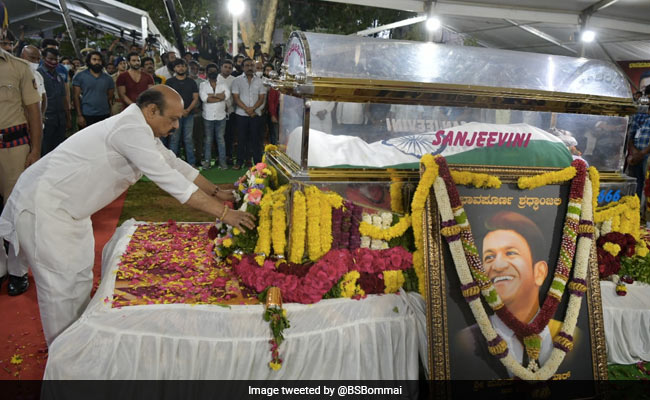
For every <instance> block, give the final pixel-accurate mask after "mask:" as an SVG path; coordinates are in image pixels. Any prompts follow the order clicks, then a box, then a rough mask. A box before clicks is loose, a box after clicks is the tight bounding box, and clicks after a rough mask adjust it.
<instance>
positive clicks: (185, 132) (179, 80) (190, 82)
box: [166, 58, 199, 166]
mask: <svg viewBox="0 0 650 400" xmlns="http://www.w3.org/2000/svg"><path fill="white" fill-rule="evenodd" d="M174 73H175V74H176V75H175V76H174V77H173V78H169V79H167V83H166V84H167V85H168V86H170V87H171V88H173V89H174V90H176V91H177V92H178V93H179V94H180V95H181V97H182V98H183V105H184V107H185V109H184V110H183V117H182V118H181V119H180V121H178V129H177V130H176V132H174V134H173V135H171V139H170V143H169V147H170V149H171V150H172V151H173V152H174V154H176V155H177V156H178V153H179V152H180V141H181V137H182V138H183V143H184V145H185V161H187V163H188V164H190V165H194V166H196V157H195V156H194V142H193V140H192V131H193V129H194V115H193V114H192V110H193V109H194V107H196V106H197V105H198V103H199V88H198V86H196V82H195V81H194V79H189V78H188V77H187V63H186V62H185V60H184V59H182V58H180V59H177V60H176V61H175V63H174Z"/></svg>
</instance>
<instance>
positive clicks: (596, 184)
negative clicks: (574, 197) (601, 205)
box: [587, 167, 600, 211]
mask: <svg viewBox="0 0 650 400" xmlns="http://www.w3.org/2000/svg"><path fill="white" fill-rule="evenodd" d="M587 172H588V173H589V179H590V180H591V193H594V195H593V196H592V197H593V200H592V201H593V205H592V207H593V209H594V211H595V210H596V208H597V207H598V195H597V193H598V192H599V190H600V174H599V173H598V170H597V169H596V168H594V167H589V169H587Z"/></svg>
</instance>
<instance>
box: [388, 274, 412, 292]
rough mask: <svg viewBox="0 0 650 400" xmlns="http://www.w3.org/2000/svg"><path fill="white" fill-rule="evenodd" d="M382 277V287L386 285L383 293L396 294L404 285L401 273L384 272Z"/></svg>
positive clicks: (404, 280) (404, 279)
mask: <svg viewBox="0 0 650 400" xmlns="http://www.w3.org/2000/svg"><path fill="white" fill-rule="evenodd" d="M382 275H383V278H384V285H386V288H385V289H384V293H396V292H398V291H399V289H400V288H401V287H402V286H403V285H404V282H406V278H405V277H404V273H403V272H402V271H384V272H383V274H382Z"/></svg>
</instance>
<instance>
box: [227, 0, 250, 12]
mask: <svg viewBox="0 0 650 400" xmlns="http://www.w3.org/2000/svg"><path fill="white" fill-rule="evenodd" d="M244 7H246V5H245V4H244V2H243V1H242V0H228V11H229V12H230V14H232V15H234V16H238V15H241V13H243V12H244Z"/></svg>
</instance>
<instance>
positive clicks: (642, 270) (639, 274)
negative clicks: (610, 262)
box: [618, 253, 650, 284]
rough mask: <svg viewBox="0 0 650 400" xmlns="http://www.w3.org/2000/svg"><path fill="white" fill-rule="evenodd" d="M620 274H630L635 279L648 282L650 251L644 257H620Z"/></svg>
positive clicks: (649, 282) (649, 277) (649, 275)
mask: <svg viewBox="0 0 650 400" xmlns="http://www.w3.org/2000/svg"><path fill="white" fill-rule="evenodd" d="M618 274H619V275H620V276H623V275H628V276H631V277H632V278H633V279H634V280H635V281H639V282H644V283H648V284H650V253H648V255H647V256H645V257H640V256H634V257H622V258H621V269H620V270H619V272H618Z"/></svg>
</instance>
